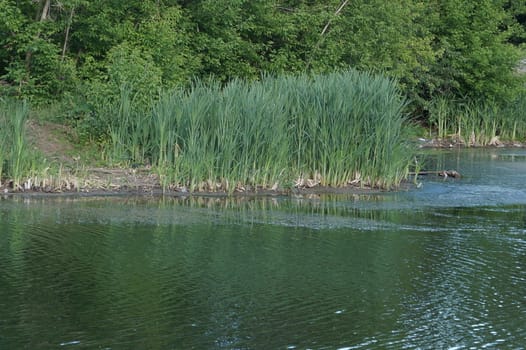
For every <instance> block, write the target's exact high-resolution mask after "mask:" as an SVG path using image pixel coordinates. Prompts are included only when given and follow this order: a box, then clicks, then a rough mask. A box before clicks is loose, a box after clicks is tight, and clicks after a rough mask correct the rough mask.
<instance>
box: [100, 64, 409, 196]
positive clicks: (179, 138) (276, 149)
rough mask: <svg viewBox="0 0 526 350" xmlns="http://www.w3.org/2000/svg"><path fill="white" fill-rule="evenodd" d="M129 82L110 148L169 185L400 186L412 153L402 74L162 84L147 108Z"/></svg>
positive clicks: (228, 188) (348, 73) (205, 187)
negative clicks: (139, 106) (136, 101)
mask: <svg viewBox="0 0 526 350" xmlns="http://www.w3.org/2000/svg"><path fill="white" fill-rule="evenodd" d="M126 91H127V90H126V89H124V90H123V91H122V93H121V100H120V102H118V104H116V111H117V112H116V113H115V115H116V116H117V117H116V118H115V119H116V120H117V121H118V122H117V123H116V124H113V125H114V127H112V128H110V130H109V131H110V135H111V140H112V142H111V147H112V149H113V151H110V152H107V153H108V154H114V155H119V157H124V158H127V159H130V160H131V161H133V162H143V161H147V162H149V163H151V164H152V165H153V166H155V167H156V169H158V173H159V176H160V177H161V181H162V183H163V186H164V187H170V186H178V187H181V188H183V187H184V188H187V189H188V190H189V191H195V190H211V191H214V190H219V189H221V190H224V191H230V192H231V191H234V190H241V191H242V190H247V189H249V188H250V189H253V190H257V189H258V188H262V187H263V188H276V187H280V188H287V187H293V186H302V184H303V183H305V181H307V180H309V181H311V184H312V182H314V184H321V185H327V186H345V185H348V184H349V183H351V182H352V183H361V184H362V185H371V186H376V187H383V188H390V187H393V186H397V185H398V184H399V183H400V181H401V180H402V179H404V178H405V177H406V176H407V173H408V167H409V164H410V163H411V159H412V156H411V152H410V151H408V148H407V147H406V146H405V142H404V136H403V135H402V128H403V123H404V122H405V121H406V118H405V116H404V113H403V110H404V107H405V100H404V98H403V97H402V96H401V94H400V91H399V90H398V87H397V85H396V82H394V81H392V80H389V79H387V78H384V77H382V76H377V75H373V74H369V73H360V72H357V71H354V70H346V71H342V72H338V73H332V74H328V75H314V76H310V75H299V76H280V77H273V76H264V77H262V79H261V80H260V81H258V82H246V81H243V80H234V81H231V82H230V83H228V84H226V85H225V86H220V85H219V84H217V83H208V84H204V83H202V82H199V81H196V82H194V84H193V85H192V87H191V88H190V89H188V90H186V91H183V90H173V91H167V92H164V93H163V94H162V95H161V97H160V99H159V100H158V101H157V102H156V103H154V104H153V105H152V107H151V111H150V112H148V113H145V114H140V113H136V112H134V108H133V106H132V105H130V103H132V102H133V98H131V97H130V94H128V93H127V92H126Z"/></svg>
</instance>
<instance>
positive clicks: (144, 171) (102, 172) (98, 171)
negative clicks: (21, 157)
mask: <svg viewBox="0 0 526 350" xmlns="http://www.w3.org/2000/svg"><path fill="white" fill-rule="evenodd" d="M416 144H417V145H418V146H417V147H418V148H420V149H436V150H444V151H448V150H452V149H470V148H471V149H475V148H477V149H504V148H510V149H516V148H524V147H525V146H526V145H525V144H523V143H519V142H499V144H498V145H492V146H469V147H468V146H466V145H465V143H461V142H459V141H458V140H457V141H455V140H452V139H448V140H441V139H430V140H426V139H419V140H418V141H417V142H416ZM448 170H450V169H448ZM444 171H446V170H444ZM78 172H80V173H82V174H83V175H81V176H76V175H75V174H74V172H73V171H69V172H66V173H64V174H63V176H62V178H56V179H51V180H41V181H43V182H44V185H43V186H35V185H29V186H27V188H22V187H19V188H18V189H15V188H13V181H4V182H3V183H2V184H1V185H0V195H1V196H2V197H3V198H8V197H74V196H76V197H97V196H100V197H103V196H123V197H126V196H152V197H217V198H222V197H283V196H321V195H374V194H380V193H387V192H397V191H404V190H408V189H409V188H411V187H412V186H415V185H414V184H413V183H412V181H411V178H412V177H413V176H414V173H413V174H411V175H410V176H408V178H407V179H406V180H403V181H402V183H401V184H400V185H399V186H398V187H396V188H393V189H382V188H375V187H371V186H366V185H361V184H359V183H357V184H348V185H346V186H342V187H331V186H321V185H314V186H310V187H307V186H292V187H289V188H286V189H283V188H278V189H271V188H261V187H258V188H250V187H247V189H245V188H244V187H242V186H239V187H236V189H234V191H232V192H228V191H224V190H222V189H218V190H217V191H209V190H200V191H199V190H198V191H192V192H190V191H187V190H186V189H185V188H184V187H183V188H174V187H173V186H169V187H168V188H166V189H163V188H162V186H161V184H160V181H159V176H158V175H157V174H156V173H154V172H153V171H151V168H149V167H144V168H85V169H82V170H80V171H78ZM420 172H421V173H422V174H423V172H424V170H421V171H420ZM423 175H424V174H423ZM437 176H440V175H437ZM28 182H29V183H31V180H28ZM53 182H54V183H53ZM45 183H49V184H48V185H45ZM24 185H26V184H24Z"/></svg>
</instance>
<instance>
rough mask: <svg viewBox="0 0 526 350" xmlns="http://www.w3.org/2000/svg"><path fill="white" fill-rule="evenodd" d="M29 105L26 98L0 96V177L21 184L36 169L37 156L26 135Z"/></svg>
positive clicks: (15, 184) (14, 183)
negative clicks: (18, 99)
mask: <svg viewBox="0 0 526 350" xmlns="http://www.w3.org/2000/svg"><path fill="white" fill-rule="evenodd" d="M28 115H29V106H28V104H27V102H26V101H17V100H12V99H0V179H2V178H3V179H7V180H10V181H12V182H13V184H12V185H13V187H14V188H20V187H22V184H23V182H24V179H25V178H28V177H30V176H32V175H34V174H35V173H36V171H37V170H38V169H37V168H38V160H37V157H36V156H35V154H34V152H33V150H32V149H31V147H30V145H29V142H28V140H27V138H26V122H27V118H28Z"/></svg>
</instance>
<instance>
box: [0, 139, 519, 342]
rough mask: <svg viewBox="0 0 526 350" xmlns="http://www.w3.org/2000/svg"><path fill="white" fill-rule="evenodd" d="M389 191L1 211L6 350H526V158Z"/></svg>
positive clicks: (436, 165) (448, 159)
mask: <svg viewBox="0 0 526 350" xmlns="http://www.w3.org/2000/svg"><path fill="white" fill-rule="evenodd" d="M427 167H428V168H431V169H441V170H442V169H456V170H457V171H459V172H461V173H462V175H463V177H462V179H460V180H455V179H446V180H444V179H442V178H438V177H433V176H430V177H422V178H419V179H418V181H419V182H421V183H422V186H421V188H419V189H416V188H412V189H410V190H407V191H402V192H398V193H383V194H375V195H367V196H365V195H354V196H350V195H349V196H325V197H303V198H302V197H291V198H285V197H278V198H244V199H239V198H238V199H232V200H229V201H224V200H221V199H217V198H209V199H206V198H199V199H191V198H186V199H180V198H179V199H175V198H164V199H159V198H148V197H135V198H133V197H132V198H130V197H127V198H122V197H98V198H75V197H73V198H47V199H44V198H24V197H17V198H5V199H2V200H0V310H1V311H0V349H23V348H27V349H57V348H64V349H75V348H77V349H84V348H86V349H400V348H408V349H412V348H430V349H437V348H440V349H448V348H449V349H480V348H499V349H500V348H524V347H526V342H525V340H524V339H526V192H525V191H526V186H525V179H526V178H525V176H524V174H525V173H526V152H525V151H524V150H521V149H510V150H506V149H499V150H491V151H488V150H486V151H476V150H475V151H474V150H464V151H451V152H440V153H437V154H432V155H431V156H430V158H429V161H428V163H427Z"/></svg>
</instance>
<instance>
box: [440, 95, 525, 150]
mask: <svg viewBox="0 0 526 350" xmlns="http://www.w3.org/2000/svg"><path fill="white" fill-rule="evenodd" d="M432 106H433V107H432V108H431V110H430V112H431V115H430V122H431V125H432V126H433V127H434V128H435V130H436V132H437V136H438V137H441V138H445V137H447V136H455V137H457V138H458V139H459V141H460V142H463V143H464V144H465V145H466V146H486V145H490V144H493V143H494V142H496V140H498V139H501V140H507V141H522V140H524V139H526V93H523V94H522V95H519V96H518V97H517V98H516V99H515V100H514V101H512V102H511V103H507V104H502V103H496V102H494V101H487V100H485V101H482V100H473V99H469V98H466V99H463V100H459V99H456V100H455V99H449V98H447V97H439V98H437V99H436V100H435V101H434V103H433V104H432Z"/></svg>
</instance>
